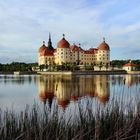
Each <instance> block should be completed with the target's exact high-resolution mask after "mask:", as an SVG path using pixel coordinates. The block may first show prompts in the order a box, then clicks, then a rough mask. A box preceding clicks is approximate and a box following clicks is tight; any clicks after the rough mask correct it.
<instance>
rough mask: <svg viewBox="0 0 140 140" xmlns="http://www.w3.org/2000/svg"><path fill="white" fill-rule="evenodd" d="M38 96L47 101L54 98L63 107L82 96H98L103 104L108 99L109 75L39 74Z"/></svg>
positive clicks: (50, 102)
mask: <svg viewBox="0 0 140 140" xmlns="http://www.w3.org/2000/svg"><path fill="white" fill-rule="evenodd" d="M38 87H39V88H38V89H39V98H40V100H41V101H42V102H44V103H46V101H48V102H49V105H50V106H51V104H52V101H53V99H54V98H56V100H57V103H58V105H59V106H60V107H62V108H63V109H65V108H66V107H67V106H68V105H69V104H70V103H71V101H73V102H76V101H78V100H79V99H80V98H82V97H91V98H98V99H99V101H100V102H102V103H103V104H105V103H106V102H107V101H108V100H109V96H110V87H109V76H92V77H91V76H90V77H88V76H79V77H72V76H68V77H62V76H40V77H39V78H38Z"/></svg>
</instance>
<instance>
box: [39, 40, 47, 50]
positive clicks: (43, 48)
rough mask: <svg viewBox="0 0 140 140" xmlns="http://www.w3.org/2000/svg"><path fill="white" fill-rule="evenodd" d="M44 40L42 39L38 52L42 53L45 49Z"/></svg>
mask: <svg viewBox="0 0 140 140" xmlns="http://www.w3.org/2000/svg"><path fill="white" fill-rule="evenodd" d="M46 48H47V47H46V45H45V41H43V45H42V46H41V47H40V48H39V49H38V52H39V53H43V51H44V50H45V49H46Z"/></svg>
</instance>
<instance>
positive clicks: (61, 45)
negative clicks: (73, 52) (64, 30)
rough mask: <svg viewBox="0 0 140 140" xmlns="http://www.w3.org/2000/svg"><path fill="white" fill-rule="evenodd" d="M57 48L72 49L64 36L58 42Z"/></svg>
mask: <svg viewBox="0 0 140 140" xmlns="http://www.w3.org/2000/svg"><path fill="white" fill-rule="evenodd" d="M57 47H58V48H69V47H70V44H69V42H68V41H67V40H66V39H65V37H64V36H63V38H62V39H61V40H60V41H59V42H58V44H57Z"/></svg>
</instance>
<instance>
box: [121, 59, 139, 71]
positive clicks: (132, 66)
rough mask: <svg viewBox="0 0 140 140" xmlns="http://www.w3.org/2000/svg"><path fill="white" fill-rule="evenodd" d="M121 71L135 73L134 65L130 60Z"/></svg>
mask: <svg viewBox="0 0 140 140" xmlns="http://www.w3.org/2000/svg"><path fill="white" fill-rule="evenodd" d="M123 69H124V70H126V71H135V70H136V64H134V63H133V62H132V61H131V60H130V61H129V63H127V64H125V65H124V66H123Z"/></svg>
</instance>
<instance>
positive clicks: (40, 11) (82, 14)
mask: <svg viewBox="0 0 140 140" xmlns="http://www.w3.org/2000/svg"><path fill="white" fill-rule="evenodd" d="M49 32H50V33H51V36H52V42H53V46H54V47H55V48H56V47H57V42H58V41H59V40H60V39H61V38H62V33H65V36H66V39H67V40H68V41H69V42H70V43H81V47H82V48H84V49H88V48H90V47H98V45H99V44H100V43H101V42H102V38H103V37H105V38H106V42H107V43H108V44H109V45H110V49H111V60H113V59H139V58H140V3H139V1H138V0H133V1H132V0H67V1H66V0H23V1H21V0H0V63H10V62H13V61H21V62H37V51H38V48H39V47H40V46H41V45H42V41H43V40H45V41H46V42H47V41H48V34H49Z"/></svg>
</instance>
